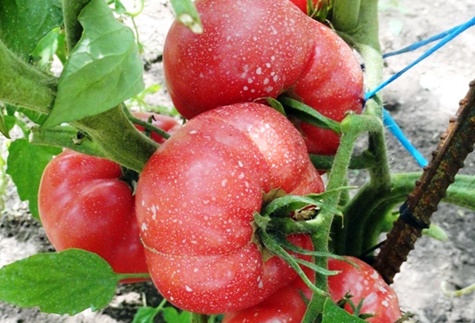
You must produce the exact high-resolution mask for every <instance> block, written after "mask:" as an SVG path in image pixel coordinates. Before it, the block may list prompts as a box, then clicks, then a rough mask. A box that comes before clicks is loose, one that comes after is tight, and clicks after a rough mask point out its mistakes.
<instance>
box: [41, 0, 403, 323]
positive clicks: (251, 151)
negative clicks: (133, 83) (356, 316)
mask: <svg viewBox="0 0 475 323" xmlns="http://www.w3.org/2000/svg"><path fill="white" fill-rule="evenodd" d="M195 4H196V7H197V9H198V11H199V14H200V17H201V20H202V22H203V28H204V32H203V33H202V34H195V33H193V32H191V31H190V30H188V29H187V28H186V27H184V26H183V25H181V24H180V23H178V22H176V23H174V24H173V25H172V27H171V29H170V31H169V33H168V36H167V39H166V43H165V47H164V72H165V77H166V82H167V87H168V90H169V93H170V96H171V99H172V100H173V103H174V105H175V107H176V108H177V110H178V111H179V112H180V113H181V115H182V116H183V117H185V118H187V119H189V120H188V121H187V122H186V123H185V125H184V126H182V127H179V129H178V125H177V123H176V121H174V120H173V121H172V120H167V119H165V118H160V117H159V118H158V120H160V121H161V123H160V124H158V126H159V127H161V128H162V129H164V130H166V131H170V132H173V136H171V138H170V139H168V140H167V141H164V140H163V139H161V138H160V137H156V138H155V137H152V138H153V139H155V140H156V141H159V142H160V143H161V146H160V148H159V149H158V150H157V151H156V152H155V153H154V154H153V155H152V156H151V158H150V160H149V161H148V162H147V164H146V165H145V167H144V169H143V171H142V173H141V174H140V177H139V180H138V182H137V185H136V191H135V195H133V194H134V193H133V191H132V189H131V185H128V184H127V183H126V182H124V181H122V175H123V174H122V170H121V167H120V166H119V165H117V164H115V163H113V162H110V161H108V160H105V159H101V158H97V157H92V156H86V155H82V154H79V153H76V152H72V151H68V150H67V151H64V152H63V153H62V154H60V155H59V156H57V157H56V158H55V159H54V160H53V161H52V162H51V163H50V164H49V165H48V167H47V168H46V170H45V172H44V175H43V178H42V182H41V187H40V192H39V210H40V214H41V220H42V222H43V224H44V227H45V230H46V233H47V235H48V237H49V239H50V240H51V242H52V244H53V245H54V246H55V248H56V249H57V250H63V249H66V248H72V247H74V248H82V249H86V250H89V251H92V252H95V253H97V254H99V255H100V256H102V257H103V258H104V259H106V260H107V261H108V262H109V263H110V264H111V266H112V267H113V269H114V270H115V271H116V272H120V273H137V272H149V273H150V275H151V278H152V280H153V282H154V284H155V286H156V287H157V288H158V290H159V291H160V293H161V294H162V295H163V296H164V297H165V298H166V299H167V300H169V301H170V302H171V303H173V304H174V305H176V306H177V307H179V308H181V309H185V310H189V311H193V312H197V313H203V314H218V313H227V314H226V315H225V317H224V322H228V323H229V322H242V321H252V322H270V321H276V320H277V321H283V322H287V321H291V320H292V321H299V320H301V319H302V317H303V316H304V313H305V311H306V308H307V305H306V304H307V303H306V301H308V300H309V299H311V297H312V292H311V290H310V289H309V287H308V286H307V285H305V284H304V283H303V281H302V279H301V278H300V277H298V276H297V274H296V272H295V271H294V269H292V268H291V266H290V265H289V264H287V263H286V262H285V261H284V260H283V259H281V258H279V257H278V256H276V255H275V254H272V253H271V252H269V251H268V250H266V248H265V246H264V244H263V243H262V242H261V241H260V239H259V235H258V234H257V232H258V229H257V227H256V223H254V217H255V215H256V214H257V213H259V212H260V211H261V210H262V208H263V206H265V205H266V204H267V203H269V202H270V200H272V199H273V198H275V197H279V196H283V195H307V194H311V193H320V192H323V191H324V183H323V181H322V178H321V177H320V175H319V173H318V172H317V170H316V169H315V168H314V166H313V165H312V163H311V161H310V158H309V156H308V153H309V152H310V153H316V154H334V153H335V151H336V150H337V147H338V144H339V138H338V136H337V135H336V134H335V133H333V132H331V131H329V130H324V129H321V128H318V127H316V126H314V125H310V124H308V123H305V122H302V121H299V120H296V119H293V118H292V121H290V120H289V119H288V118H286V117H285V116H284V115H283V114H281V113H279V112H277V111H276V110H274V109H272V108H270V107H269V106H268V105H266V104H265V102H266V101H265V99H266V98H268V97H271V98H279V97H281V96H287V97H291V98H294V99H297V100H299V101H301V102H303V103H305V104H307V105H308V106H310V107H312V108H313V109H315V110H317V111H318V112H320V113H321V114H323V115H325V116H327V117H328V118H331V119H334V120H336V121H341V120H342V119H343V118H344V116H345V115H346V114H347V113H349V112H350V113H351V112H354V113H359V112H361V109H362V93H363V73H362V71H361V68H360V65H359V63H358V60H357V58H356V57H355V56H354V54H353V52H352V49H351V48H350V47H349V46H348V45H347V44H346V43H345V42H344V41H343V40H342V39H341V38H340V37H338V35H337V34H336V33H335V32H334V31H333V30H331V29H330V28H328V27H327V26H325V25H323V24H321V23H319V22H317V21H315V20H313V19H311V18H310V17H308V16H307V15H306V14H305V13H304V12H305V11H306V5H307V1H301V0H292V1H288V0H260V1H255V0H240V1H235V0H197V1H196V2H195ZM314 4H315V6H317V7H318V6H321V5H323V2H321V1H314ZM302 11H304V12H302ZM139 117H140V118H143V119H145V118H147V117H148V116H147V115H145V116H144V115H141V116H139ZM138 128H139V129H140V130H143V129H142V128H140V127H138ZM287 240H288V242H290V243H292V244H294V245H296V246H298V247H300V248H304V249H308V250H313V245H312V242H311V239H310V237H309V236H307V235H304V234H293V235H289V236H288V237H287ZM289 254H290V255H292V256H293V257H299V258H303V259H305V260H307V261H311V260H312V259H311V258H310V257H309V256H303V255H301V254H295V253H294V252H292V251H289ZM348 259H349V260H351V261H352V263H353V264H349V263H348V262H345V261H341V260H332V259H331V260H330V261H329V269H333V270H338V271H340V273H339V274H338V275H336V276H331V277H329V287H330V290H329V292H330V296H331V298H332V299H333V300H334V301H335V302H338V301H340V300H341V299H343V298H345V297H346V296H348V294H351V297H350V299H351V301H352V302H355V303H359V302H362V306H361V308H360V310H361V311H362V312H364V313H369V314H373V315H374V317H373V318H372V320H373V321H372V322H392V321H395V320H396V319H397V318H398V317H399V315H400V312H399V308H398V303H397V298H396V296H395V294H394V292H393V291H392V290H391V289H390V288H389V287H388V286H387V285H386V284H384V282H383V281H382V280H381V278H380V277H379V276H378V275H377V273H376V272H375V271H374V270H373V269H372V268H371V267H369V266H368V265H366V264H365V263H363V262H360V261H359V260H358V259H356V258H348ZM354 264H356V265H357V267H355V266H354ZM304 270H305V271H306V273H307V274H308V277H309V278H311V279H313V277H314V273H313V271H309V270H308V269H304ZM344 306H345V309H346V310H347V311H349V312H352V311H353V310H354V309H353V307H351V306H348V305H344Z"/></svg>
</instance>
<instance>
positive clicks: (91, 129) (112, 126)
mask: <svg viewBox="0 0 475 323" xmlns="http://www.w3.org/2000/svg"><path fill="white" fill-rule="evenodd" d="M72 125H73V126H75V127H76V128H78V129H80V130H82V131H85V132H86V133H87V134H88V135H89V136H90V137H91V139H92V141H94V142H95V143H96V144H97V146H98V147H99V148H100V149H101V150H102V152H103V153H104V156H105V157H106V158H108V159H110V160H112V161H115V162H117V163H119V164H120V165H122V166H125V167H127V168H129V169H132V170H134V171H136V172H138V173H140V172H141V171H142V169H143V167H144V166H145V163H146V162H147V161H148V159H149V158H150V156H152V154H153V153H154V152H155V150H157V148H158V144H157V143H156V142H154V141H153V140H151V139H150V138H148V137H147V136H145V135H144V134H142V133H141V132H139V131H138V130H137V129H136V128H135V127H134V125H133V124H132V123H131V122H130V121H129V120H128V119H127V116H126V115H125V114H124V112H123V110H122V108H121V107H119V106H117V107H115V108H113V109H110V110H107V111H105V112H103V113H101V114H98V115H95V116H92V117H87V118H84V119H81V120H79V121H76V122H74V123H72Z"/></svg>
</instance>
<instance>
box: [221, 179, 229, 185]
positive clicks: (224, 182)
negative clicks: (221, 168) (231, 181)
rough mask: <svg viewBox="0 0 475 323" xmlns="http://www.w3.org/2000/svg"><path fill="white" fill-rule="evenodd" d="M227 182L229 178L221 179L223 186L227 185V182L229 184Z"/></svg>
mask: <svg viewBox="0 0 475 323" xmlns="http://www.w3.org/2000/svg"><path fill="white" fill-rule="evenodd" d="M227 183H228V180H227V179H223V180H222V181H221V186H222V187H226V184H227Z"/></svg>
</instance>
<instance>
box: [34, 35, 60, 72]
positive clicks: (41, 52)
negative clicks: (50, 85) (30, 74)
mask: <svg viewBox="0 0 475 323" xmlns="http://www.w3.org/2000/svg"><path fill="white" fill-rule="evenodd" d="M65 46H66V45H65V35H64V33H63V32H61V29H60V28H59V27H58V28H54V29H53V30H51V31H50V32H49V33H47V34H46V36H45V37H43V38H41V40H40V41H39V42H38V44H37V45H36V47H35V49H34V50H33V52H32V53H31V56H32V59H33V61H35V62H38V65H39V66H40V67H43V66H45V67H47V68H48V67H50V63H51V61H52V59H53V57H54V56H55V55H56V56H57V57H58V58H59V60H60V61H61V62H62V63H63V64H64V63H65V62H66V52H65Z"/></svg>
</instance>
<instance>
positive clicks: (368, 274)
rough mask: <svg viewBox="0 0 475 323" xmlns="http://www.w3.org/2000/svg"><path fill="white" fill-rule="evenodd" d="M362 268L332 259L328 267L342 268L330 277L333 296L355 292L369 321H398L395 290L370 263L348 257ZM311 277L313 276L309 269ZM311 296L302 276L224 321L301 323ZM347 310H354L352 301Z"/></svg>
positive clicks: (335, 297) (353, 299)
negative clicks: (369, 315)
mask: <svg viewBox="0 0 475 323" xmlns="http://www.w3.org/2000/svg"><path fill="white" fill-rule="evenodd" d="M347 259H348V260H351V261H352V262H353V263H354V264H356V265H357V266H358V268H356V267H354V266H353V265H351V264H350V263H348V262H345V261H342V260H336V259H329V262H328V269H330V270H337V271H341V272H340V273H339V274H337V275H335V276H329V277H328V284H329V292H330V297H331V299H332V300H333V301H334V302H339V301H340V300H341V299H343V298H344V297H345V295H347V294H350V295H352V297H351V301H352V302H353V303H354V305H355V306H357V305H358V303H359V302H360V301H361V300H363V306H362V307H361V310H360V314H371V315H373V317H371V318H367V319H366V321H368V322H371V323H394V322H396V321H397V320H398V319H399V318H400V317H401V311H400V309H399V302H398V299H397V295H396V294H395V292H394V291H393V290H392V289H391V287H389V286H388V285H387V284H386V283H385V282H384V280H383V279H382V278H381V276H380V275H379V274H378V273H377V272H376V271H375V270H374V269H373V268H372V267H371V266H369V265H368V264H367V263H365V262H363V261H361V260H359V259H357V258H354V257H347ZM306 274H307V276H308V277H312V275H311V273H310V272H309V270H308V269H306ZM310 298H311V290H310V289H309V288H308V287H307V286H306V285H305V284H304V283H303V281H302V280H301V279H300V278H297V279H295V281H294V282H293V283H292V284H290V285H288V286H286V287H284V288H281V289H280V290H278V291H277V292H276V293H275V294H273V295H271V296H270V297H269V298H267V299H266V300H264V301H263V302H262V303H260V304H258V305H256V306H254V307H251V308H247V309H245V310H243V311H240V312H235V313H229V314H226V315H225V317H224V320H223V323H238V322H260V323H266V322H269V323H270V322H300V321H301V320H302V318H303V316H304V314H305V310H306V307H307V306H306V300H308V299H310ZM345 310H347V311H348V312H350V313H353V309H352V308H351V306H350V305H349V304H347V305H345Z"/></svg>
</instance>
